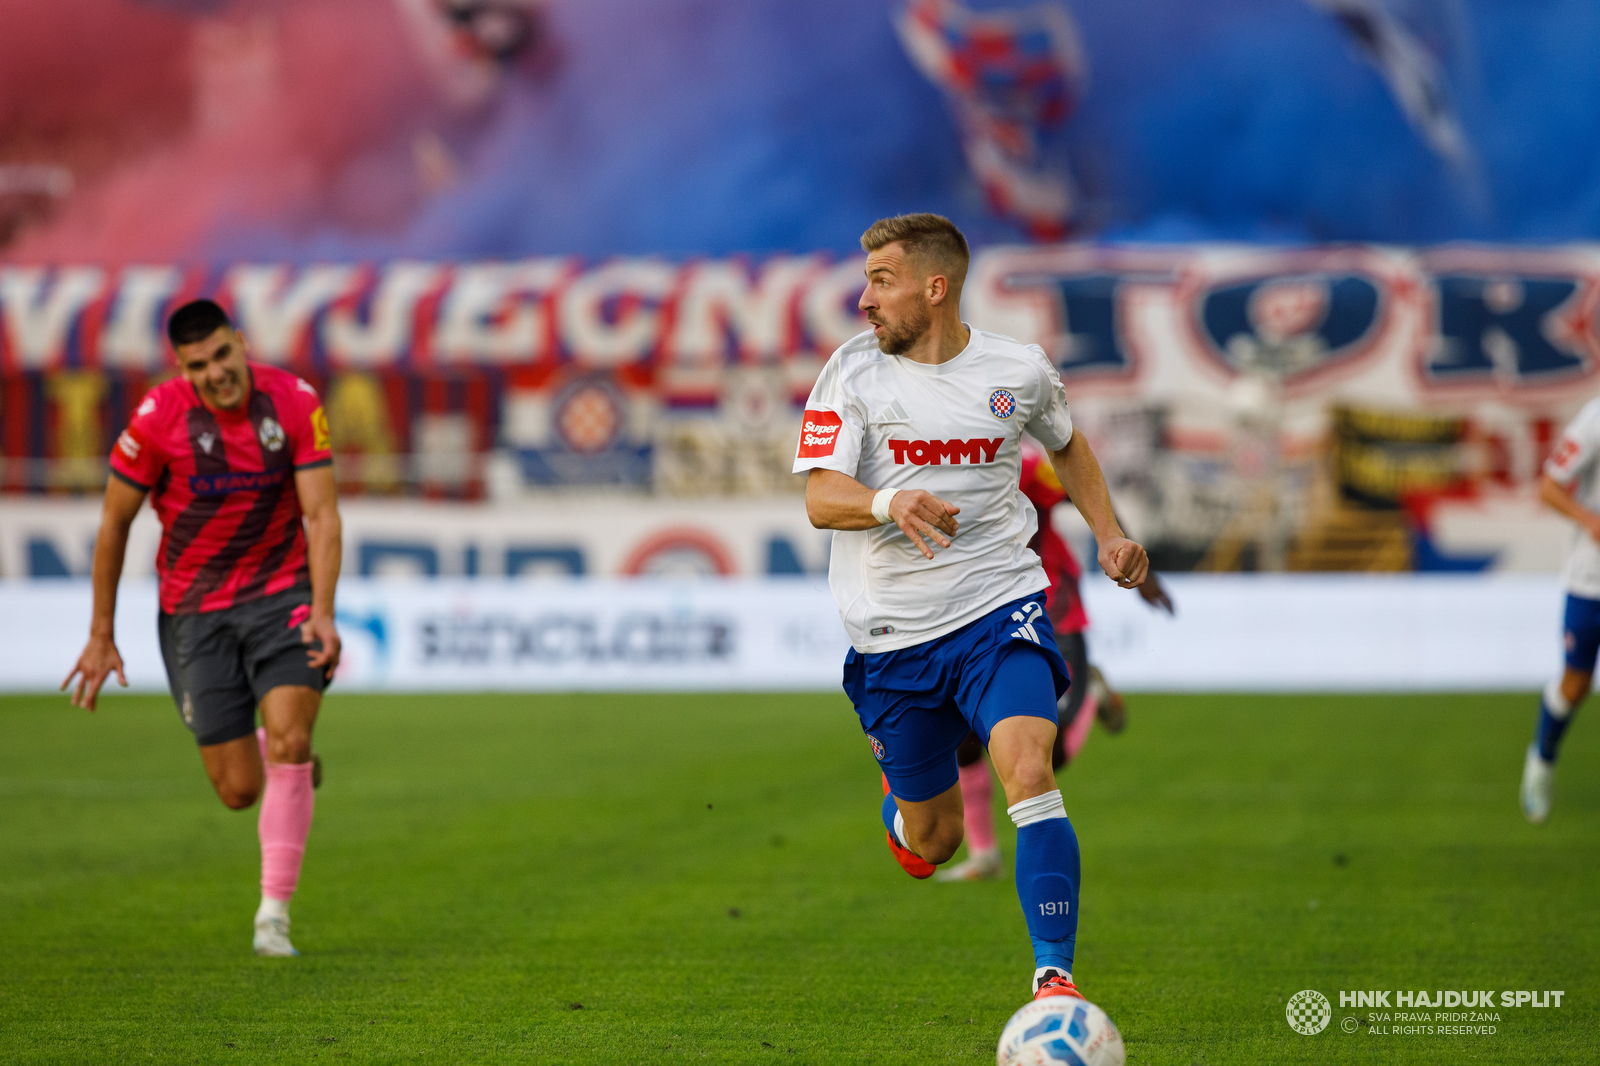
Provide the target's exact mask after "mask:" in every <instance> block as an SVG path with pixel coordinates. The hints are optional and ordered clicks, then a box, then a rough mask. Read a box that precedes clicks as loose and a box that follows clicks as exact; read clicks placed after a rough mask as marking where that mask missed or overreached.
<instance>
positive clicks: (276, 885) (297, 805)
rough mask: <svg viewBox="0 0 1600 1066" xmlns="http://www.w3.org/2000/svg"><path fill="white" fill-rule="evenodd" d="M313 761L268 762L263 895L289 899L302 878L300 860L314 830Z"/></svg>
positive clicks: (263, 801)
mask: <svg viewBox="0 0 1600 1066" xmlns="http://www.w3.org/2000/svg"><path fill="white" fill-rule="evenodd" d="M314 796H315V793H313V792H312V791H311V764H310V763H308V762H302V763H276V762H269V763H267V791H266V794H265V795H264V796H262V797H261V820H260V822H259V823H257V831H258V832H259V833H260V836H261V894H262V895H263V896H270V897H271V898H272V899H281V900H285V901H286V900H288V899H289V897H290V896H293V895H294V887H295V885H296V884H297V883H299V881H300V860H301V858H302V857H303V856H304V855H305V853H306V836H307V834H309V833H310V832H311V808H312V806H313V797H314Z"/></svg>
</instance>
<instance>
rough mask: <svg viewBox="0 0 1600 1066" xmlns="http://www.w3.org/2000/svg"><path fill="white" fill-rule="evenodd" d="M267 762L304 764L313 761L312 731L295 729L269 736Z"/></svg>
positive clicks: (300, 728)
mask: <svg viewBox="0 0 1600 1066" xmlns="http://www.w3.org/2000/svg"><path fill="white" fill-rule="evenodd" d="M267 761H268V762H275V763H302V762H310V761H311V730H309V729H305V728H303V727H299V726H296V727H293V728H290V729H286V730H283V731H282V732H278V733H270V732H269V733H268V734H267Z"/></svg>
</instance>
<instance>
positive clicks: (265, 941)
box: [255, 914, 300, 959]
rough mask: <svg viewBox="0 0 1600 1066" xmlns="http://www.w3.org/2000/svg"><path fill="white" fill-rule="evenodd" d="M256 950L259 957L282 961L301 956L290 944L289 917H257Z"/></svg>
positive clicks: (259, 915)
mask: <svg viewBox="0 0 1600 1066" xmlns="http://www.w3.org/2000/svg"><path fill="white" fill-rule="evenodd" d="M255 948H256V954H257V955H265V956H267V957H269V958H275V959H282V958H290V957H292V956H296V955H299V954H300V953H299V952H298V951H296V950H295V949H294V945H293V944H291V943H289V916H288V915H287V914H285V915H281V916H280V915H275V914H273V915H262V914H258V915H256V939H255Z"/></svg>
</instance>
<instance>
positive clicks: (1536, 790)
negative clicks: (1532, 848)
mask: <svg viewBox="0 0 1600 1066" xmlns="http://www.w3.org/2000/svg"><path fill="white" fill-rule="evenodd" d="M1555 776H1556V764H1555V763H1553V762H1545V761H1544V760H1543V759H1541V758H1539V748H1538V746H1537V745H1534V744H1529V745H1528V754H1527V757H1526V758H1524V759H1523V760H1522V815H1523V817H1524V818H1526V819H1528V821H1530V822H1532V823H1533V824H1534V825H1538V824H1539V823H1540V822H1542V821H1544V820H1545V819H1546V818H1548V817H1550V790H1551V785H1552V784H1553V783H1554V781H1555Z"/></svg>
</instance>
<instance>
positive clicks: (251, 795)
mask: <svg viewBox="0 0 1600 1066" xmlns="http://www.w3.org/2000/svg"><path fill="white" fill-rule="evenodd" d="M217 796H218V798H219V799H221V800H222V805H223V806H224V807H226V808H228V809H229V810H230V811H242V810H247V809H249V808H251V807H254V806H255V805H256V800H258V799H260V798H261V790H260V789H258V788H252V787H249V786H245V787H239V786H235V785H226V784H221V785H218V786H217Z"/></svg>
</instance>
